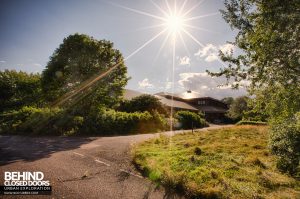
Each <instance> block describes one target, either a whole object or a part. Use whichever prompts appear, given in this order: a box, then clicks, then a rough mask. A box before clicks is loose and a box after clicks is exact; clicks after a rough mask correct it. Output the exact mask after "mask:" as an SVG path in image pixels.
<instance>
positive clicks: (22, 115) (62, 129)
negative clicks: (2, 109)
mask: <svg viewBox="0 0 300 199" xmlns="http://www.w3.org/2000/svg"><path fill="white" fill-rule="evenodd" d="M0 120H1V130H0V131H1V133H6V134H27V135H33V134H39V135H71V134H75V133H77V132H78V131H79V129H80V128H81V127H82V124H83V117H81V116H74V115H72V114H70V113H67V112H65V111H63V110H61V109H58V108H54V109H50V108H36V107H30V106H25V107H22V108H21V109H20V110H17V111H11V112H7V113H4V114H2V115H1V117H0Z"/></svg>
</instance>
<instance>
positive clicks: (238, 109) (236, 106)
mask: <svg viewBox="0 0 300 199" xmlns="http://www.w3.org/2000/svg"><path fill="white" fill-rule="evenodd" d="M247 101H248V97H246V96H242V97H237V98H236V99H234V100H233V102H232V104H231V105H230V107H229V110H228V114H227V116H228V117H229V118H231V119H233V120H235V121H236V120H241V119H242V118H243V115H244V112H245V111H247V110H248V107H247Z"/></svg>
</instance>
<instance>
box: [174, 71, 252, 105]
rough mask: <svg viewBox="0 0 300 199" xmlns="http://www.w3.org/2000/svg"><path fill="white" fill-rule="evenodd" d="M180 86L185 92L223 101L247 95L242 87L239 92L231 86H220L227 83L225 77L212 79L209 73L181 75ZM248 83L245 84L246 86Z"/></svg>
mask: <svg viewBox="0 0 300 199" xmlns="http://www.w3.org/2000/svg"><path fill="white" fill-rule="evenodd" d="M179 77H180V79H179V81H178V84H179V85H180V86H182V87H183V88H184V89H185V90H191V91H192V92H196V93H199V95H200V96H202V97H203V96H208V97H215V98H218V99H222V98H224V97H228V96H232V97H237V96H241V95H245V94H246V93H247V92H246V88H245V87H241V88H240V89H238V90H233V89H231V86H230V85H227V86H220V85H223V84H225V83H226V78H225V77H211V76H210V75H208V74H207V73H205V72H204V73H181V74H179ZM246 83H247V82H246V81H244V84H245V85H246Z"/></svg>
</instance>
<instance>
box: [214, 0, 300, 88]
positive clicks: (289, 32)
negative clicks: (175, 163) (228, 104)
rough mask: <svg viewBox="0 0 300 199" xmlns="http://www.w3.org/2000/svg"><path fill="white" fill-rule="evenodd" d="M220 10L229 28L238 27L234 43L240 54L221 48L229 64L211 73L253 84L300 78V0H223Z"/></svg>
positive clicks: (287, 82) (286, 83)
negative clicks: (240, 51) (227, 52)
mask: <svg viewBox="0 0 300 199" xmlns="http://www.w3.org/2000/svg"><path fill="white" fill-rule="evenodd" d="M225 7H226V9H225V10H222V11H221V13H222V15H223V18H224V19H225V21H226V22H227V23H229V25H230V26H231V28H232V29H235V30H237V31H238V33H237V35H236V38H235V41H234V42H233V44H234V45H235V46H237V47H238V48H240V49H241V50H242V52H244V53H242V54H240V55H239V56H237V57H234V56H233V54H232V53H231V54H224V53H222V52H220V54H221V58H222V59H223V61H225V62H228V63H229V66H228V67H226V68H224V69H221V71H220V72H217V73H211V74H212V75H216V76H221V75H225V76H226V77H227V78H230V77H233V78H234V79H235V81H236V82H237V83H236V84H235V85H234V86H238V85H239V82H241V81H242V80H245V79H246V80H248V81H250V82H251V86H252V88H259V87H261V86H265V85H274V84H281V85H283V86H284V87H289V86H290V85H293V84H297V85H299V82H300V67H299V64H300V63H299V62H300V53H299V46H300V23H299V20H300V15H299V12H300V1H299V0H269V1H266V0H243V1H239V0H225Z"/></svg>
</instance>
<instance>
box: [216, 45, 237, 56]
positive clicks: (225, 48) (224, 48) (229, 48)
mask: <svg viewBox="0 0 300 199" xmlns="http://www.w3.org/2000/svg"><path fill="white" fill-rule="evenodd" d="M219 49H220V50H221V51H222V52H223V53H224V54H231V53H232V52H233V51H234V45H232V44H224V45H222V46H220V47H219Z"/></svg>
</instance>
